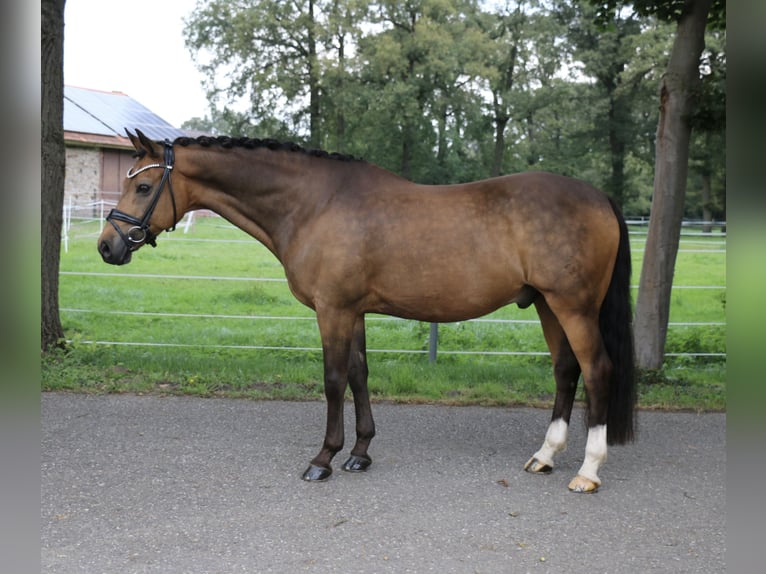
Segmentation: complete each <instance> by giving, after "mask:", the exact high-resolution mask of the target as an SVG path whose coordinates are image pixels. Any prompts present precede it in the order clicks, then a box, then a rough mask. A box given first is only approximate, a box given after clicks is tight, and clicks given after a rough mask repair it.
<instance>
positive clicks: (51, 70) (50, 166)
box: [40, 0, 66, 351]
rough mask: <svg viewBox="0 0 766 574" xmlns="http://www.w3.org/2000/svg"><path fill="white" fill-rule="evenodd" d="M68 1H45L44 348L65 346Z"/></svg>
mask: <svg viewBox="0 0 766 574" xmlns="http://www.w3.org/2000/svg"><path fill="white" fill-rule="evenodd" d="M64 3H65V0H43V2H42V6H41V8H42V21H41V26H42V36H41V38H42V54H41V56H42V94H41V96H42V110H41V124H42V141H41V144H42V145H41V155H42V157H41V159H42V182H41V189H40V194H41V205H40V208H41V232H42V254H41V262H40V265H41V271H42V276H41V291H42V314H41V325H40V337H41V346H42V350H43V351H46V350H48V349H49V348H50V347H52V346H55V345H60V344H61V341H62V339H63V338H64V330H63V328H62V326H61V319H60V317H59V297H58V290H59V257H60V250H61V225H62V209H63V206H64V163H65V161H66V150H65V148H64Z"/></svg>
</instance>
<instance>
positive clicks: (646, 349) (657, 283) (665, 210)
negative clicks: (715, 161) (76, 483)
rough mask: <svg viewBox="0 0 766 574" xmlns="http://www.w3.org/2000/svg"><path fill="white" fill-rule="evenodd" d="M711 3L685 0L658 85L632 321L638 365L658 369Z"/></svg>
mask: <svg viewBox="0 0 766 574" xmlns="http://www.w3.org/2000/svg"><path fill="white" fill-rule="evenodd" d="M710 5H711V0H688V1H687V3H686V6H685V11H684V13H683V14H682V15H681V17H680V19H679V20H678V28H677V30H676V37H675V40H674V43H673V49H672V51H671V54H670V60H669V62H668V67H667V70H666V71H665V75H664V76H663V78H662V82H661V86H660V118H659V122H658V125H657V151H656V155H655V168H654V169H655V171H654V195H653V197H652V207H651V212H650V221H649V233H648V236H647V239H646V248H645V251H644V262H643V266H642V268H641V278H640V281H639V290H638V298H637V300H636V310H635V318H634V334H635V345H636V362H637V366H638V367H639V368H640V369H646V370H657V369H660V368H661V367H662V363H663V360H664V357H665V342H666V339H667V330H668V318H669V315H670V295H671V288H672V283H673V270H674V267H675V262H676V255H677V253H678V242H679V238H680V233H681V221H682V218H683V213H684V198H685V195H686V176H687V170H688V160H689V140H690V136H691V115H692V112H693V110H694V107H695V100H696V96H697V95H698V90H699V85H700V75H699V61H700V55H701V54H702V49H703V48H704V45H705V44H704V34H705V26H706V24H707V17H708V13H709V11H710Z"/></svg>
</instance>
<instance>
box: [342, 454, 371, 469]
mask: <svg viewBox="0 0 766 574" xmlns="http://www.w3.org/2000/svg"><path fill="white" fill-rule="evenodd" d="M371 464H372V459H371V458H370V457H369V456H357V455H355V454H352V455H351V456H350V457H348V460H347V461H346V462H344V463H343V470H345V471H346V472H364V471H365V470H367V468H368V467H369V466H370V465H371Z"/></svg>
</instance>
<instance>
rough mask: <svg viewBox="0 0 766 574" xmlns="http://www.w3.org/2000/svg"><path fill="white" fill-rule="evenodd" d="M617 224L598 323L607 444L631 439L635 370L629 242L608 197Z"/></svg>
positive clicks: (633, 418) (622, 223)
mask: <svg viewBox="0 0 766 574" xmlns="http://www.w3.org/2000/svg"><path fill="white" fill-rule="evenodd" d="M609 202H610V203H611V204H612V209H613V210H614V214H615V216H616V217H617V221H618V223H619V225H620V244H619V247H618V249H617V260H616V261H615V264H614V271H612V279H611V282H610V283H609V289H608V290H607V292H606V296H605V297H604V302H603V303H602V305H601V313H600V315H599V326H600V328H601V336H602V338H603V340H604V344H605V346H606V351H607V353H608V355H609V358H610V359H611V361H612V367H613V369H612V378H611V380H610V381H609V410H608V412H607V421H606V429H607V430H606V432H607V442H608V443H609V444H625V443H626V442H629V441H632V440H633V438H634V426H635V411H634V407H635V404H636V372H635V359H634V351H633V326H632V315H633V312H632V305H631V296H630V274H631V261H630V243H629V241H628V227H627V225H626V224H625V218H624V217H623V216H622V213H621V212H620V208H619V207H618V206H617V204H616V203H615V202H614V201H613V200H612V199H611V198H609Z"/></svg>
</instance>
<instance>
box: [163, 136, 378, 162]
mask: <svg viewBox="0 0 766 574" xmlns="http://www.w3.org/2000/svg"><path fill="white" fill-rule="evenodd" d="M173 144H174V145H181V146H189V145H200V146H202V147H211V146H214V145H219V146H221V147H223V148H232V147H243V148H246V149H256V148H261V147H265V148H268V149H270V150H273V151H291V152H298V153H303V154H306V155H309V156H312V157H323V158H328V159H334V160H338V161H364V160H363V159H361V158H358V157H354V156H353V155H349V154H342V153H337V152H333V153H329V152H326V151H324V150H321V149H310V148H304V147H303V146H301V145H299V144H297V143H294V142H281V141H278V140H275V139H268V138H267V139H258V138H248V137H237V138H234V137H230V136H215V137H213V136H199V137H196V138H191V137H185V136H181V137H178V138H176V139H175V141H174V142H173Z"/></svg>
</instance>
